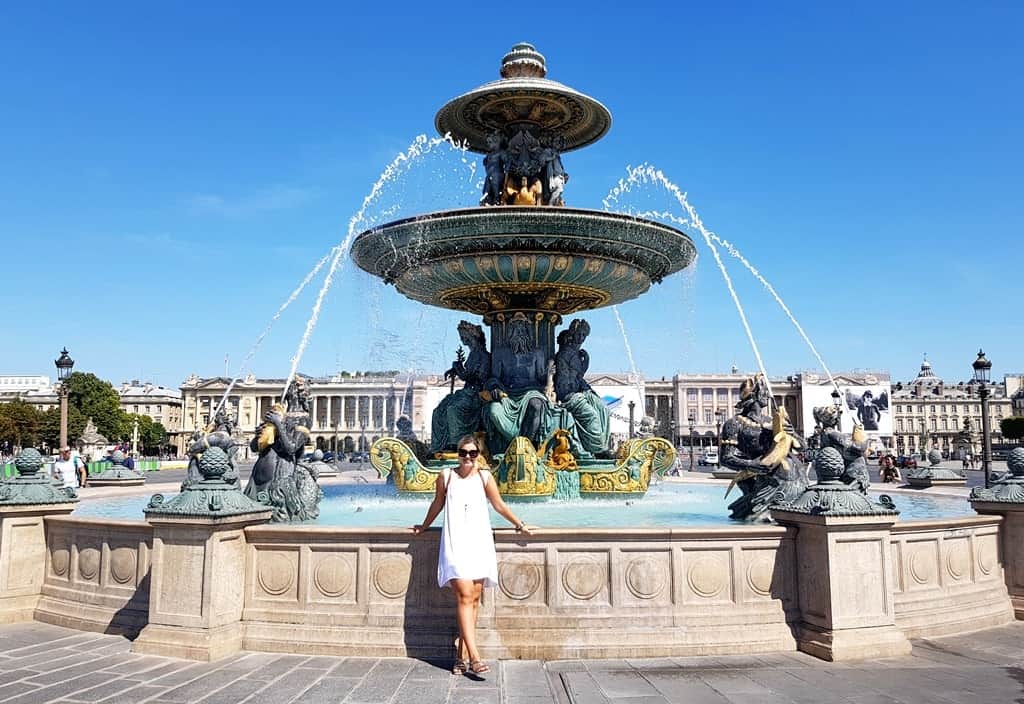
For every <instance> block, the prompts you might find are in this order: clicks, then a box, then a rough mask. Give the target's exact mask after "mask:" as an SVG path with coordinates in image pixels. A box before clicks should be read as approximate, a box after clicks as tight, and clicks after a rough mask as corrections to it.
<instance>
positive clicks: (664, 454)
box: [580, 438, 676, 494]
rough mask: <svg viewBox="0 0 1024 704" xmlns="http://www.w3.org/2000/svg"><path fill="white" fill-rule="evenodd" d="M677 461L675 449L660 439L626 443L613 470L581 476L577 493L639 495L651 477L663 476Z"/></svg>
mask: <svg viewBox="0 0 1024 704" xmlns="http://www.w3.org/2000/svg"><path fill="white" fill-rule="evenodd" d="M675 461H676V450H675V448H674V447H672V444H671V443H669V442H668V441H667V440H664V439H662V438H642V439H636V440H629V441H627V442H625V443H623V445H622V447H621V448H620V449H619V454H618V457H617V458H616V461H615V469H613V470H609V471H607V472H600V471H597V472H595V471H586V470H584V471H583V472H581V474H580V491H581V492H589V493H610V494H614V493H626V494H641V493H644V492H646V491H647V487H648V486H650V483H651V476H652V475H655V474H658V475H661V474H664V473H665V472H666V471H667V470H668V469H669V468H670V467H671V466H672V465H673V464H674V463H675Z"/></svg>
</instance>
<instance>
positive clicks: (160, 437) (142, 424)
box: [127, 413, 167, 455]
mask: <svg viewBox="0 0 1024 704" xmlns="http://www.w3.org/2000/svg"><path fill="white" fill-rule="evenodd" d="M136 421H138V423H139V452H140V453H141V454H143V455H158V454H160V448H161V447H162V446H163V444H164V442H165V441H166V440H167V429H166V428H164V426H163V424H162V423H157V422H156V421H154V420H153V419H152V418H150V417H149V416H142V415H135V414H133V413H129V414H127V423H128V427H129V428H131V427H132V426H134V424H135V422H136ZM128 437H131V431H129V434H128Z"/></svg>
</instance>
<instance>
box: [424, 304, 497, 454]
mask: <svg viewBox="0 0 1024 704" xmlns="http://www.w3.org/2000/svg"><path fill="white" fill-rule="evenodd" d="M459 338H460V339H461V340H462V344H464V345H466V346H467V347H469V357H468V358H467V359H466V360H465V361H463V358H462V349H461V348H459V352H458V355H457V357H456V359H455V362H454V363H453V364H452V366H451V368H450V369H449V370H448V371H446V372H445V373H444V377H445V378H446V379H449V378H452V377H458V378H459V379H462V381H463V382H464V385H463V387H462V388H461V389H458V390H456V391H453V392H452V393H450V394H448V395H447V396H445V397H444V399H442V400H441V403H439V404H438V406H437V408H435V409H434V413H433V415H432V416H431V434H430V438H431V442H430V452H431V454H433V453H437V452H444V451H448V450H454V449H456V448H455V444H456V443H457V442H458V441H459V438H461V437H463V436H466V435H472V434H473V433H475V432H476V431H477V430H479V429H480V409H481V408H483V405H484V401H483V399H482V398H481V397H480V392H481V391H483V388H484V383H485V382H486V381H487V380H488V379H489V378H490V376H491V353H490V352H488V351H487V346H486V342H485V339H484V331H483V328H481V327H480V326H479V325H473V324H472V323H470V322H469V321H467V320H463V321H462V322H460V323H459Z"/></svg>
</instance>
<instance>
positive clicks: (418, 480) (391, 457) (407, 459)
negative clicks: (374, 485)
mask: <svg viewBox="0 0 1024 704" xmlns="http://www.w3.org/2000/svg"><path fill="white" fill-rule="evenodd" d="M370 464H372V465H373V468H374V469H376V470H377V474H378V475H379V476H380V477H381V479H385V478H387V476H388V475H389V474H394V478H395V487H396V488H397V489H398V490H399V491H402V492H417V493H427V492H431V491H433V490H434V483H435V482H436V481H437V473H436V472H431V471H430V470H428V469H427V468H426V467H424V466H423V465H422V464H420V462H419V460H417V459H416V455H415V454H414V453H413V451H412V450H410V449H409V446H408V445H406V444H405V443H404V442H402V441H401V440H397V439H395V438H381V439H380V440H377V441H376V442H375V443H373V445H371V446H370Z"/></svg>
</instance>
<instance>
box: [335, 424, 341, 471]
mask: <svg viewBox="0 0 1024 704" xmlns="http://www.w3.org/2000/svg"><path fill="white" fill-rule="evenodd" d="M340 452H341V448H340V447H338V419H337V418H335V419H334V461H335V462H337V461H338V454H339V453H340Z"/></svg>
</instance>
